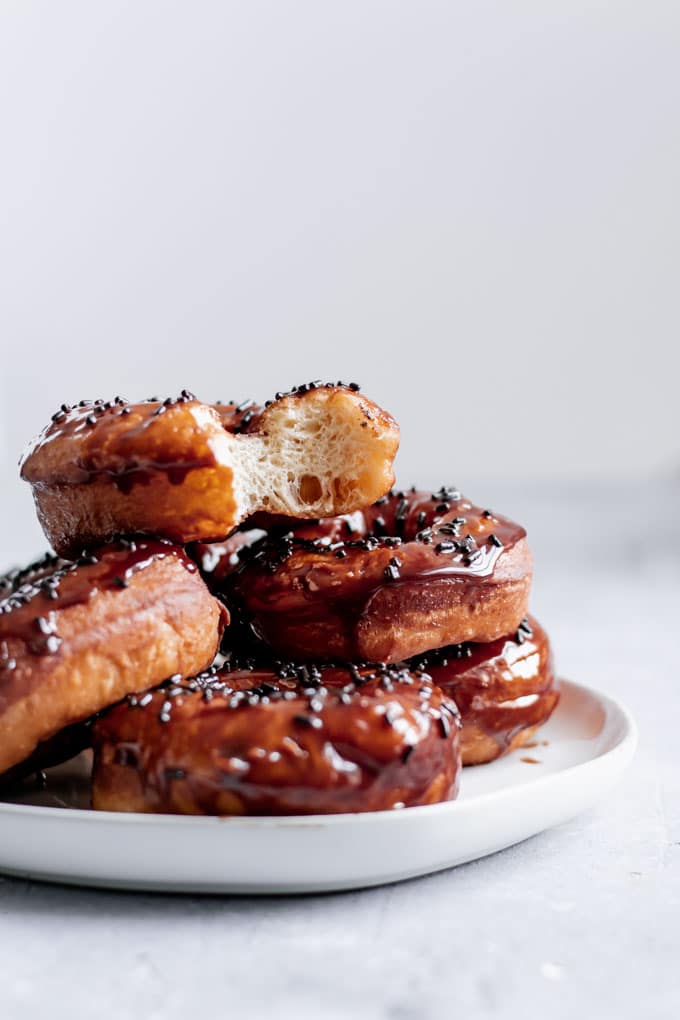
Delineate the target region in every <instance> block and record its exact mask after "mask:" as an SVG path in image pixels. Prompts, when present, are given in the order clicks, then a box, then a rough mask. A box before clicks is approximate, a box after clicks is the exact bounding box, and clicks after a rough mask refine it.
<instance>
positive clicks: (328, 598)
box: [225, 489, 530, 658]
mask: <svg viewBox="0 0 680 1020" xmlns="http://www.w3.org/2000/svg"><path fill="white" fill-rule="evenodd" d="M525 534H526V532H525V530H524V528H522V527H521V526H520V525H517V524H515V523H513V522H512V521H510V520H508V519H507V518H505V517H502V516H501V515H499V514H492V513H491V512H490V511H487V510H484V509H483V508H481V507H478V506H475V505H474V504H473V503H471V502H470V501H469V500H467V499H465V498H464V497H463V496H462V495H461V494H460V493H459V492H457V491H456V490H453V489H442V490H441V491H440V492H438V493H434V494H431V493H426V492H417V491H414V490H410V491H408V492H396V493H390V495H389V496H386V497H385V498H384V499H382V500H379V501H378V503H376V504H374V505H373V506H371V507H369V508H368V509H367V510H364V511H360V512H358V513H355V514H351V515H346V516H343V517H336V518H332V519H329V520H321V521H318V522H311V523H309V522H300V523H298V524H296V525H295V527H294V528H292V529H289V530H283V529H280V528H279V527H278V526H276V522H275V526H274V527H273V529H272V530H271V532H270V534H269V537H268V538H266V539H263V540H262V541H261V542H259V543H256V544H255V545H254V546H253V547H252V549H250V550H244V551H242V552H241V553H240V556H241V559H242V565H241V567H240V568H239V569H238V570H237V571H236V572H235V573H233V574H232V576H231V577H230V578H229V579H228V580H227V583H226V588H225V590H226V591H227V593H228V595H229V596H231V597H232V598H233V599H234V603H235V605H236V606H237V607H238V605H239V603H240V605H241V606H242V608H243V611H244V612H245V613H246V614H248V615H249V616H250V618H251V619H252V623H253V626H254V627H255V629H256V631H257V633H258V634H259V636H261V637H262V638H264V639H265V640H267V641H269V642H270V643H271V644H272V646H273V647H274V648H276V649H278V650H279V651H281V652H282V653H283V654H290V655H293V654H295V653H296V649H295V647H294V636H295V637H297V639H298V640H300V641H301V648H302V649H303V651H302V652H301V653H300V654H302V655H303V656H308V655H309V654H310V653H311V654H312V655H314V656H315V657H317V656H322V655H323V651H322V648H321V647H315V648H314V649H313V650H312V649H311V648H308V647H307V646H306V641H305V640H304V639H302V638H301V635H302V633H303V632H305V631H308V632H309V633H310V634H312V638H311V640H310V645H311V641H312V640H313V639H314V635H313V628H314V625H315V624H316V623H317V622H318V623H320V624H322V625H323V623H324V621H328V620H331V619H332V621H333V629H334V631H335V632H336V633H340V632H343V633H346V635H347V637H346V641H344V644H342V645H341V644H339V643H338V646H337V647H336V648H335V649H333V650H332V651H331V657H335V656H337V655H340V656H341V657H345V658H354V657H356V651H355V648H356V644H357V642H356V639H355V635H356V633H357V631H359V630H360V629H361V628H362V626H363V625H364V624H365V623H366V621H367V619H368V613H369V609H370V607H371V605H372V604H373V603H374V599H375V596H376V594H377V593H378V592H381V593H382V594H383V596H385V597H386V599H385V600H386V601H387V600H389V601H390V602H392V603H394V604H395V613H396V612H397V611H399V612H400V613H401V616H402V618H403V619H405V620H407V619H408V618H409V617H408V611H411V612H412V613H416V611H417V606H418V604H419V602H421V601H423V604H424V599H425V598H426V596H427V595H428V594H430V595H431V594H432V593H433V592H435V591H437V599H438V600H439V601H440V602H441V603H443V604H446V603H447V601H448V600H450V599H451V598H461V597H463V596H462V594H461V593H464V592H465V593H467V592H471V591H474V592H480V593H481V592H483V591H484V589H487V590H488V591H489V592H490V591H491V590H492V589H494V587H495V588H496V590H498V584H497V582H498V581H500V580H508V581H510V582H513V581H515V580H517V581H518V582H523V583H525V587H526V589H527V592H528V579H529V576H530V560H529V559H528V553H527V554H526V560H523V561H522V562H521V563H519V565H518V567H517V572H516V576H514V575H513V572H512V571H513V569H514V567H512V566H511V567H510V569H509V570H508V569H505V568H506V567H507V565H508V564H512V563H513V561H512V555H511V554H512V551H513V550H514V549H515V548H516V547H517V546H518V544H519V543H520V542H521V541H522V540H523V539H524V536H525ZM451 586H453V587H451ZM476 597H477V598H478V599H483V598H484V597H485V596H484V595H483V594H480V595H478V596H476ZM521 615H522V613H521V611H520V613H519V614H517V617H516V619H515V621H514V622H515V623H516V622H518V621H519V619H520V618H521ZM383 617H384V614H383ZM373 625H374V624H373V623H372V622H371V626H373ZM375 625H376V626H378V625H379V623H376V624H375ZM407 625H408V624H407ZM496 633H499V631H497V632H496ZM500 633H503V630H500ZM287 635H290V640H288V639H287ZM324 639H325V638H324ZM421 647H424V648H427V647H429V646H428V645H427V644H425V645H421ZM416 650H417V649H415V648H414V649H412V651H416ZM381 657H383V658H384V657H385V656H381Z"/></svg>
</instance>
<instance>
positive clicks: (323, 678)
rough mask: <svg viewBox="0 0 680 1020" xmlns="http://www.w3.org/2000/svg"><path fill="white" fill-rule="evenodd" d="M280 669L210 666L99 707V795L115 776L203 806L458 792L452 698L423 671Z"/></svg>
mask: <svg viewBox="0 0 680 1020" xmlns="http://www.w3.org/2000/svg"><path fill="white" fill-rule="evenodd" d="M288 672H289V673H290V672H291V671H290V670H289V671H288ZM286 673H287V670H286V668H285V667H279V668H278V670H277V669H264V668H263V669H258V670H243V669H235V670H229V669H228V668H225V669H223V670H221V671H214V670H213V671H211V672H209V673H207V674H203V675H202V676H200V677H197V678H194V679H193V680H190V681H185V682H183V683H178V684H171V683H170V684H168V685H166V687H165V688H164V689H163V690H160V691H156V692H154V693H153V694H151V693H150V694H147V695H145V696H144V697H142V698H137V697H135V698H129V699H128V700H127V705H125V706H120V707H118V708H114V709H113V710H111V711H110V712H108V713H106V714H105V715H104V716H103V717H102V718H101V719H100V720H99V721H98V722H97V723H96V724H95V727H94V735H95V739H94V743H95V806H99V807H114V809H115V805H116V797H117V792H118V790H119V788H127V789H128V790H129V789H131V790H132V791H133V796H134V798H135V801H134V804H136V805H137V806H136V809H137V810H139V809H140V806H139V805H140V804H141V803H142V801H140V798H142V800H143V804H144V808H145V809H146V810H152V811H170V812H184V811H191V812H196V813H204V814H261V815H266V814H301V813H302V814H314V813H328V812H332V813H335V812H342V811H368V810H378V809H384V808H390V807H403V806H408V805H410V804H419V803H429V802H432V801H434V800H446V799H450V798H452V797H453V796H455V794H456V792H457V788H458V774H459V759H458V731H459V719H458V712H457V709H456V707H455V705H453V704H452V703H450V702H449V701H448V700H447V699H445V698H442V695H441V693H440V692H439V691H438V690H437V689H436V688H434V687H433V686H432V684H431V682H430V680H429V678H428V677H426V676H424V675H421V674H419V673H417V672H414V671H407V670H405V669H404V668H403V667H402V668H399V667H392V668H385V667H382V668H381V667H367V668H363V669H359V668H357V667H320V668H316V667H304V666H298V667H292V673H291V675H286ZM118 803H120V801H118ZM126 805H127V806H128V807H129V806H130V804H129V800H126V801H125V802H124V804H123V806H126Z"/></svg>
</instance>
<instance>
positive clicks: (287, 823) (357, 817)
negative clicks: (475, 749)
mask: <svg viewBox="0 0 680 1020" xmlns="http://www.w3.org/2000/svg"><path fill="white" fill-rule="evenodd" d="M560 686H561V687H567V688H571V689H572V690H575V691H578V692H581V693H585V694H587V695H589V696H590V697H594V698H595V699H596V700H598V701H599V702H600V703H603V704H604V706H605V708H606V709H607V712H608V718H607V720H606V724H605V725H607V724H608V723H610V722H611V720H610V718H609V713H611V714H612V716H613V717H614V718H616V716H618V723H619V726H620V733H619V734H618V738H617V739H616V740H615V743H614V744H613V746H611V747H608V748H606V749H605V750H603V751H601V752H600V753H599V754H596V755H595V756H594V757H592V758H588V759H587V760H586V761H583V762H578V763H577V764H575V765H568V766H567V767H566V768H563V769H559V770H557V771H556V772H551V773H548V774H546V775H542V776H541V775H537V776H536V777H535V778H534V779H532V780H530V781H529V782H528V783H522V784H521V785H518V786H517V785H510V786H508V787H501V788H500V789H498V790H490V791H488V792H486V793H481V794H477V795H475V796H474V797H471V798H469V799H466V800H450V801H444V802H442V803H438V804H422V805H418V806H415V807H409V808H404V809H403V810H397V811H395V810H394V809H392V810H382V811H354V812H344V813H342V814H317V815H198V816H197V815H175V814H164V813H158V814H155V813H148V814H147V813H142V812H133V811H96V810H95V809H94V808H72V807H69V808H57V807H51V806H48V805H41V804H12V803H9V802H7V801H2V800H0V824H1V823H2V819H3V818H6V817H16V816H19V817H20V818H23V819H26V820H28V819H29V818H32V819H44V820H45V823H46V824H50V822H48V821H47V820H48V819H51V821H52V823H62V822H63V823H64V824H65V825H74V824H77V823H83V822H87V823H92V824H94V825H104V824H111V823H112V822H115V823H116V824H119V825H123V826H130V825H133V826H135V825H137V826H140V827H144V826H149V825H151V826H160V825H167V826H169V827H171V828H178V827H179V828H192V827H193V828H194V829H195V830H197V831H200V830H201V829H203V830H205V829H214V828H216V827H220V826H224V825H229V826H230V827H233V826H242V827H243V828H264V829H287V828H293V829H305V828H318V827H320V826H322V827H339V826H342V825H347V824H348V823H349V822H351V823H352V824H354V825H357V824H358V825H368V824H371V823H377V822H384V823H385V824H403V823H404V818H405V816H408V817H409V818H413V820H414V822H415V821H416V820H417V819H418V818H422V817H423V816H424V815H432V814H441V813H443V812H447V813H454V814H459V815H463V814H465V812H466V810H475V809H476V808H477V805H479V804H480V802H481V803H488V802H493V801H494V800H495V799H498V798H504V797H508V796H511V795H512V794H513V793H514V792H516V791H518V790H521V791H526V789H527V788H531V789H532V790H538V791H539V792H540V789H541V787H543V786H544V785H545V784H547V783H552V784H554V783H555V782H557V781H559V780H560V779H561V778H562V779H563V778H564V777H571V776H572V775H573V774H574V773H575V772H578V771H579V770H584V769H585V770H592V769H593V768H598V767H600V768H601V767H602V766H603V764H604V763H605V762H607V763H610V762H611V761H612V760H613V759H615V758H623V762H622V764H621V768H620V771H623V770H624V769H625V768H626V767H627V765H628V764H629V763H630V761H631V759H632V758H633V756H634V754H635V751H636V749H637V745H638V726H637V723H636V722H635V718H634V716H633V714H632V712H631V711H630V709H629V708H628V707H627V706H626V705H625V704H624V703H623V702H621V701H619V699H618V698H615V697H613V696H612V695H610V694H604V693H603V692H602V691H600V690H598V689H597V688H595V687H590V686H588V685H587V684H579V683H576V682H575V681H573V680H566V679H560Z"/></svg>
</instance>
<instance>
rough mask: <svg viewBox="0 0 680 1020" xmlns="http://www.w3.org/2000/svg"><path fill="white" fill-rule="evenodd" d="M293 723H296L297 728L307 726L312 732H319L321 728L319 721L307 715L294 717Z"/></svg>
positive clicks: (321, 724)
mask: <svg viewBox="0 0 680 1020" xmlns="http://www.w3.org/2000/svg"><path fill="white" fill-rule="evenodd" d="M293 722H294V723H297V725H298V726H308V727H311V728H312V729H314V730H319V729H321V727H322V726H323V723H322V722H321V719H319V718H313V717H311V716H309V715H294V716H293Z"/></svg>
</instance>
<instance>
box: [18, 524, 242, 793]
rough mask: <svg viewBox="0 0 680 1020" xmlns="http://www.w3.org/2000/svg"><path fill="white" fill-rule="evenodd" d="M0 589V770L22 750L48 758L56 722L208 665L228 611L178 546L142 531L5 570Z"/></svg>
mask: <svg viewBox="0 0 680 1020" xmlns="http://www.w3.org/2000/svg"><path fill="white" fill-rule="evenodd" d="M0 596H1V598H0V773H3V772H5V771H6V770H8V769H10V768H11V767H12V766H16V765H18V764H19V763H22V762H25V761H26V759H29V758H31V756H34V757H33V759H32V766H33V767H41V765H42V764H55V762H54V753H55V748H58V747H59V746H60V745H59V741H58V739H56V740H53V739H52V738H56V735H57V734H59V733H60V731H62V730H63V729H64V728H65V727H70V726H72V725H73V724H75V723H77V722H79V721H80V720H85V719H87V718H88V717H89V716H91V715H93V714H94V713H96V712H99V711H101V709H103V708H106V707H107V706H108V705H112V704H113V703H114V702H116V701H118V700H120V698H122V697H124V696H125V695H126V694H129V693H131V692H132V691H144V690H145V689H146V688H148V687H154V686H156V685H157V684H159V683H161V682H162V681H163V680H165V679H167V677H170V676H175V677H176V678H178V679H179V678H182V677H187V676H192V675H193V674H195V673H196V672H197V671H200V670H202V669H205V667H206V666H209V665H210V663H211V662H212V660H213V658H214V655H215V651H216V649H217V646H218V643H219V640H220V637H221V633H222V628H223V625H224V622H225V621H226V620H227V619H228V616H227V614H226V610H225V609H224V608H223V607H222V606H221V605H220V604H219V602H218V601H217V600H216V599H214V598H213V596H212V595H211V594H210V592H209V591H208V589H207V588H206V586H205V584H204V583H203V581H202V580H201V577H200V575H199V573H198V569H197V567H196V565H195V564H194V563H193V561H192V560H190V559H189V557H188V556H187V555H186V554H185V553H184V551H183V550H182V549H180V548H178V547H177V546H174V545H171V544H170V543H168V542H164V541H157V540H151V539H135V540H131V539H127V540H123V539H121V540H120V541H118V542H116V543H114V544H112V545H108V546H105V547H103V548H101V549H99V550H94V551H93V552H92V553H89V554H88V555H87V556H84V557H83V558H82V559H80V560H79V561H78V562H76V563H67V562H65V561H63V560H59V559H57V557H55V556H46V557H44V558H43V559H42V560H40V561H38V562H37V563H35V564H33V565H32V566H31V567H28V568H27V569H26V570H22V571H15V572H14V573H12V574H9V575H6V576H5V577H4V578H3V579H2V580H1V581H0ZM65 746H66V747H72V744H71V743H70V742H69V741H68V740H67V741H66V745H65ZM43 752H44V755H45V761H44V762H41V760H40V759H41V755H42V754H43ZM48 756H49V757H50V758H51V760H49V761H48V760H47V758H48ZM67 756H68V755H67Z"/></svg>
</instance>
